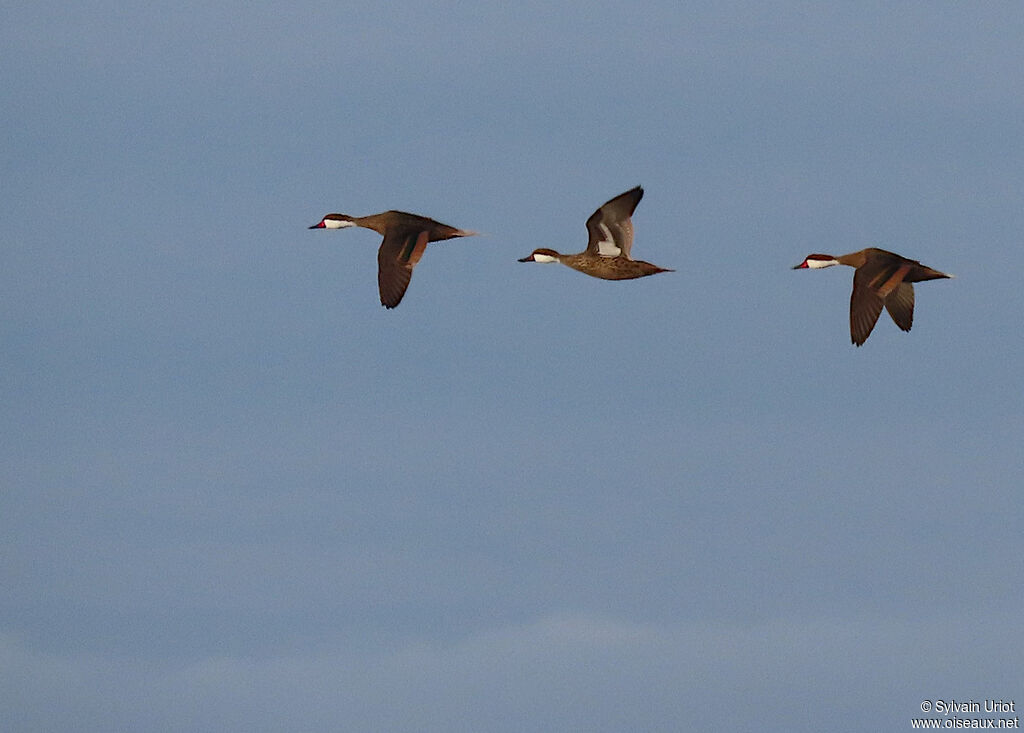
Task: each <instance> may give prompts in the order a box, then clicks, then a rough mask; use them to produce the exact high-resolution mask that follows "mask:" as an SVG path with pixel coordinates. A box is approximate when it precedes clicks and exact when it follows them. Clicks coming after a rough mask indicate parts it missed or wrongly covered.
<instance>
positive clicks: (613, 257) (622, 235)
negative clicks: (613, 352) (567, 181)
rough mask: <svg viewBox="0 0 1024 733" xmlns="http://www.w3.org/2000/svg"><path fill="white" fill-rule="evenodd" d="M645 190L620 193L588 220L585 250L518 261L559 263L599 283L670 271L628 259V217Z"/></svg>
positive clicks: (548, 252) (630, 244)
mask: <svg viewBox="0 0 1024 733" xmlns="http://www.w3.org/2000/svg"><path fill="white" fill-rule="evenodd" d="M643 196H644V190H643V189H642V188H641V187H640V186H637V187H636V188H633V189H630V190H629V191H626V192H625V193H623V194H619V195H618V196H616V197H615V198H613V199H612V200H611V201H609V202H607V203H606V204H604V205H603V206H601V208H599V209H598V210H597V211H595V212H594V213H593V214H591V215H590V218H589V219H587V234H588V235H589V236H590V240H589V241H588V242H587V248H586V250H584V251H583V252H580V253H578V254H559V253H558V252H556V251H555V250H553V249H547V248H541V249H535V250H534V251H533V253H532V254H531V255H530V256H529V257H523V258H522V259H521V260H519V261H520V262H561V263H562V264H563V265H568V266H569V267H571V268H572V269H574V270H579V271H580V272H582V273H584V274H585V275H590V276H591V277H599V278H601V279H602V280H632V279H633V278H637V277H646V276H647V275H655V274H657V273H659V272H673V270H669V269H667V268H664V267H658V266H657V265H652V264H651V263H650V262H644V261H643V260H634V259H632V258H631V257H630V250H632V248H633V221H632V219H631V218H630V217H631V216H632V215H633V211H634V210H636V206H637V204H639V203H640V199H642V198H643Z"/></svg>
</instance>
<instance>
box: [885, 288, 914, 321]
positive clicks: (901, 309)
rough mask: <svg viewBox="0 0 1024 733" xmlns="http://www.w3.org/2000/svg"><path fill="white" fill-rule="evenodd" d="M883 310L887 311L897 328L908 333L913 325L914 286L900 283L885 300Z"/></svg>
mask: <svg viewBox="0 0 1024 733" xmlns="http://www.w3.org/2000/svg"><path fill="white" fill-rule="evenodd" d="M885 309H886V310H887V311H889V315H890V316H892V319H893V320H894V321H896V325H897V326H899V327H900V328H902V329H903V330H904V331H909V330H910V327H911V326H912V325H914V286H913V285H911V284H910V283H900V284H899V286H898V287H897V288H896V289H895V290H893V291H892V292H891V293H889V296H888V297H887V298H886V299H885Z"/></svg>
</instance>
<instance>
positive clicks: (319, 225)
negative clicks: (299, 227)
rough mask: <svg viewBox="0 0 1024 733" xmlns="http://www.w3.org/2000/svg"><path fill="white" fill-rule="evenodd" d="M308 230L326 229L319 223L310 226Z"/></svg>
mask: <svg viewBox="0 0 1024 733" xmlns="http://www.w3.org/2000/svg"><path fill="white" fill-rule="evenodd" d="M309 228H310V229H326V228H327V227H326V226H324V223H323V222H322V221H321V222H320V223H319V224H314V225H313V226H311V227H309Z"/></svg>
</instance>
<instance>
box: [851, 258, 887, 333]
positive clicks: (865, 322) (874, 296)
mask: <svg viewBox="0 0 1024 733" xmlns="http://www.w3.org/2000/svg"><path fill="white" fill-rule="evenodd" d="M873 277H874V275H873V274H872V273H871V272H870V269H869V267H868V265H864V266H863V267H859V268H857V271H856V272H854V273H853V294H852V295H851V296H850V339H851V340H852V341H853V343H855V344H857V346H860V345H861V344H863V343H864V342H865V341H867V340H868V336H870V335H871V330H872V329H873V328H874V327H875V323H876V322H877V321H878V316H879V315H881V313H882V305H883V303H884V302H885V301H884V299H883V298H882V296H881V295H879V294H878V293H877V292H876V290H875V288H874V287H873V286H872V284H871V283H872V279H873Z"/></svg>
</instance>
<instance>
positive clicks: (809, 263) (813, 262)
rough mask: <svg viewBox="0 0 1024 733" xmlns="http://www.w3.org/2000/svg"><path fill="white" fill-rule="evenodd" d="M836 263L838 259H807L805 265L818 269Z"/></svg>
mask: <svg viewBox="0 0 1024 733" xmlns="http://www.w3.org/2000/svg"><path fill="white" fill-rule="evenodd" d="M838 264H839V261H838V260H807V266H808V267H809V268H811V269H812V270H820V269H821V268H822V267H832V265H838Z"/></svg>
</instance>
